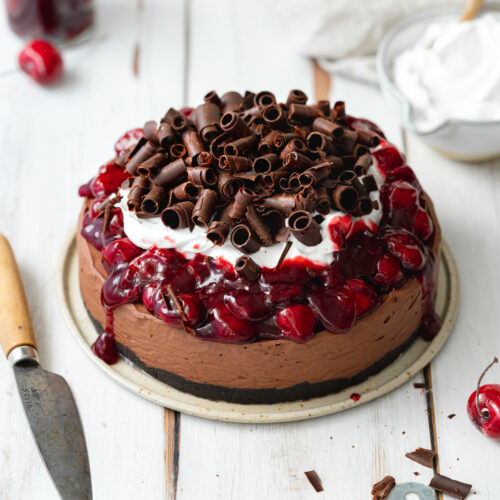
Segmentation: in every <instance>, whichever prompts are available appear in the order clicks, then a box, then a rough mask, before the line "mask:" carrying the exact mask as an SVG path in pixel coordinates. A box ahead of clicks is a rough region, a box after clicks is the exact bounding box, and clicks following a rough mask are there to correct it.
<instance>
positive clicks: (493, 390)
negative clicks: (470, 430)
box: [467, 357, 500, 439]
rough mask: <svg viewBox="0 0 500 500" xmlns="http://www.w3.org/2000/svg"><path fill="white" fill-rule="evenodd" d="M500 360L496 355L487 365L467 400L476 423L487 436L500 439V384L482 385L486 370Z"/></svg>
mask: <svg viewBox="0 0 500 500" xmlns="http://www.w3.org/2000/svg"><path fill="white" fill-rule="evenodd" d="M497 362H498V359H497V358H496V357H495V358H493V361H492V362H491V363H490V364H489V365H488V366H487V367H486V369H485V370H484V371H483V373H482V374H481V376H480V377H479V381H478V383H477V390H476V391H474V392H473V393H472V394H471V395H470V396H469V400H468V401H467V414H468V415H469V418H470V419H471V420H472V422H473V423H474V425H475V426H476V427H477V428H478V429H479V431H480V432H482V433H483V434H484V435H485V436H488V437H490V438H492V439H500V385H498V384H486V385H481V386H480V384H481V380H482V379H483V377H484V375H485V374H486V372H487V371H488V370H489V369H490V368H491V367H492V366H493V365H494V364H495V363H497Z"/></svg>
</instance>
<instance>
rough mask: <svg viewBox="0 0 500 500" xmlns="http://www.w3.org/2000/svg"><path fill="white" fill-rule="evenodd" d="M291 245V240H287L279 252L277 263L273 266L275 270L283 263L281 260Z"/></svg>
mask: <svg viewBox="0 0 500 500" xmlns="http://www.w3.org/2000/svg"><path fill="white" fill-rule="evenodd" d="M291 246H292V242H291V241H287V242H286V245H285V247H284V248H283V251H282V252H281V255H280V258H279V259H278V263H277V264H276V267H275V268H274V270H275V271H277V270H278V269H279V268H280V267H281V264H283V261H284V260H285V257H286V255H287V253H288V252H289V250H290V247H291Z"/></svg>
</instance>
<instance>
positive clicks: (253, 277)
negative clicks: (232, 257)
mask: <svg viewBox="0 0 500 500" xmlns="http://www.w3.org/2000/svg"><path fill="white" fill-rule="evenodd" d="M234 270H235V271H236V272H237V273H238V274H240V275H241V276H243V277H244V278H246V279H247V280H248V281H257V280H258V279H259V276H260V273H261V271H262V269H261V268H260V266H258V265H257V264H256V263H255V261H254V260H253V259H252V258H251V257H249V256H248V255H242V256H241V257H239V258H238V260H237V261H236V263H235V265H234Z"/></svg>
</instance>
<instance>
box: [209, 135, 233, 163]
mask: <svg viewBox="0 0 500 500" xmlns="http://www.w3.org/2000/svg"><path fill="white" fill-rule="evenodd" d="M228 137H229V136H228V134H226V133H225V132H223V133H222V134H220V135H218V136H217V137H216V138H215V139H214V140H213V141H212V142H211V143H210V152H211V153H212V156H213V157H214V158H219V157H220V156H222V155H223V154H224V143H225V142H227V140H228Z"/></svg>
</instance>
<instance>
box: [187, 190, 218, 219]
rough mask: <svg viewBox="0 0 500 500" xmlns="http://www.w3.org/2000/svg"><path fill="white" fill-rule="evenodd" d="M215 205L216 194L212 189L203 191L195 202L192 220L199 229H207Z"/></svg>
mask: <svg viewBox="0 0 500 500" xmlns="http://www.w3.org/2000/svg"><path fill="white" fill-rule="evenodd" d="M216 204H217V193H216V192H215V191H213V190H212V189H204V190H203V191H202V192H201V195H200V197H199V198H198V201H197V202H196V204H195V206H194V209H193V215H192V219H193V222H194V223H195V224H196V225H197V226H200V227H203V228H205V227H207V226H208V223H209V222H210V219H211V218H212V215H213V214H214V212H215V205H216Z"/></svg>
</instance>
